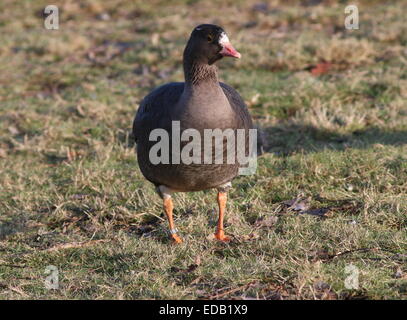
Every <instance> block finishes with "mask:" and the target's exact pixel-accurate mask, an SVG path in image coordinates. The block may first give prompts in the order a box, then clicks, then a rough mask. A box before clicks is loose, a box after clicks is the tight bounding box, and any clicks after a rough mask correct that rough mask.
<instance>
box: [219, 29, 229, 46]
mask: <svg viewBox="0 0 407 320" xmlns="http://www.w3.org/2000/svg"><path fill="white" fill-rule="evenodd" d="M229 42H230V41H229V38H228V36H227V35H226V33H224V32H222V33H221V35H220V37H219V44H225V43H229Z"/></svg>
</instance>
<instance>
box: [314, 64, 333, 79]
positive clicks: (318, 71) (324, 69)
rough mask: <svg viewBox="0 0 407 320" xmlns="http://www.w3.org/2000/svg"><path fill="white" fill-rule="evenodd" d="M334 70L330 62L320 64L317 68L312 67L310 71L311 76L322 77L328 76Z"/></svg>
mask: <svg viewBox="0 0 407 320" xmlns="http://www.w3.org/2000/svg"><path fill="white" fill-rule="evenodd" d="M331 68H332V63H330V62H320V63H317V64H316V65H315V66H312V67H311V69H310V71H311V74H312V75H314V76H320V75H322V74H326V73H328V72H329V70H330V69H331Z"/></svg>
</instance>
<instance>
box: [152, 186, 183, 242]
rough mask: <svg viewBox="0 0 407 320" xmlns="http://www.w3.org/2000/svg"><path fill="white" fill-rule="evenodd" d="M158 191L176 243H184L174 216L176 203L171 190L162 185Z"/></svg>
mask: <svg viewBox="0 0 407 320" xmlns="http://www.w3.org/2000/svg"><path fill="white" fill-rule="evenodd" d="M158 191H159V193H160V195H161V197H162V198H163V205H164V211H165V214H166V215H167V218H168V223H169V225H170V233H171V237H172V239H173V240H174V242H175V243H182V239H181V238H180V237H179V236H178V235H177V232H178V230H177V228H175V224H174V218H173V216H172V212H173V210H174V205H173V203H172V197H171V191H170V190H169V189H168V188H167V187H165V186H160V187H159V188H158Z"/></svg>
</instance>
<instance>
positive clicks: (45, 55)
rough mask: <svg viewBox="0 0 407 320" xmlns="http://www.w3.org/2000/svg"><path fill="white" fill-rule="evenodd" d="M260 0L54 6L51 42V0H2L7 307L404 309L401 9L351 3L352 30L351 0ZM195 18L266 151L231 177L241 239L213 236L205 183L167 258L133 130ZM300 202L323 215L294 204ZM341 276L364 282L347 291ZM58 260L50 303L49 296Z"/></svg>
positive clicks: (235, 230) (405, 118)
mask: <svg viewBox="0 0 407 320" xmlns="http://www.w3.org/2000/svg"><path fill="white" fill-rule="evenodd" d="M79 3H80V4H79ZM256 3H258V2H257V1H254V0H253V1H222V2H219V3H218V2H216V4H214V5H208V3H207V2H206V1H175V2H174V4H172V5H171V6H169V5H168V4H167V2H166V1H158V0H154V1H148V2H145V1H124V0H123V1H109V2H106V1H101V0H86V1H81V2H79V1H55V4H57V5H59V6H60V10H61V21H60V29H59V30H58V31H55V30H54V31H49V30H45V29H44V28H43V20H42V18H41V14H40V12H41V10H42V9H43V8H44V7H45V5H47V4H48V2H47V1H45V0H44V1H42V0H41V1H29V0H25V1H18V2H16V1H11V0H5V1H2V3H1V4H0V33H1V34H2V36H1V38H0V68H1V72H0V298H1V299H38V298H41V299H64V298H66V299H110V298H113V299H151V298H153V299H164V298H165V299H197V298H259V299H366V298H367V299H406V297H407V277H406V273H407V269H406V259H407V256H406V254H407V250H406V249H407V232H406V229H407V102H406V101H407V68H406V64H407V48H406V44H407V30H406V24H405V17H404V13H405V12H406V10H407V7H406V3H405V1H391V2H390V1H359V2H358V3H357V4H358V5H359V12H360V19H361V29H360V30H354V31H347V30H345V29H344V28H343V20H344V14H343V11H344V7H345V5H346V1H340V2H336V1H327V2H324V3H325V4H321V5H310V6H302V5H300V4H299V3H300V2H298V1H297V2H295V1H291V2H288V3H287V1H274V2H273V3H274V5H273V6H272V5H270V6H269V8H268V11H266V12H262V11H261V10H260V11H259V10H255V9H253V8H254V7H253V6H254V5H255V4H256ZM309 3H312V1H309ZM315 3H316V2H315ZM352 4H353V2H352ZM219 12H222V13H223V14H222V16H221V17H220V16H219ZM103 14H108V18H109V19H107V20H106V19H105V20H104V19H102V18H101V17H105V18H106V15H103ZM201 22H209V23H211V22H212V23H219V24H221V25H223V26H224V27H225V29H226V30H227V31H228V33H229V38H230V39H231V41H232V43H233V44H234V46H235V47H236V48H237V49H238V50H239V51H240V52H241V53H242V56H243V58H242V59H241V60H240V61H232V60H229V61H222V62H221V63H220V64H219V66H220V72H221V77H222V79H223V80H224V81H226V82H227V83H229V84H230V85H232V86H234V87H235V88H237V89H238V90H239V92H240V93H241V95H242V96H243V97H244V99H245V100H246V102H247V104H248V105H249V108H250V112H251V113H252V115H253V116H254V118H255V121H256V122H257V123H259V124H260V125H261V127H263V128H264V131H265V137H266V144H267V146H266V150H267V153H266V154H265V155H264V156H262V157H261V158H260V159H259V162H258V170H257V173H256V175H254V176H244V177H243V176H242V177H238V178H237V179H236V180H235V181H234V188H233V190H232V191H231V192H230V195H229V202H228V211H227V214H226V230H227V232H228V233H229V234H231V235H233V236H234V240H233V241H232V242H231V243H229V244H224V243H218V242H215V241H213V240H210V237H209V236H210V235H211V234H212V233H213V232H214V230H215V225H216V219H217V213H216V212H217V211H216V210H217V208H216V207H217V205H216V193H215V192H214V191H213V190H212V191H211V190H209V191H205V192H197V193H189V194H183V193H182V194H176V195H175V220H176V224H177V227H178V229H179V230H180V233H181V235H182V237H183V238H184V240H185V242H184V243H183V244H182V245H179V246H174V245H172V244H171V242H170V241H169V239H168V234H167V222H166V220H165V218H164V215H163V213H162V207H161V201H160V199H159V197H158V196H157V195H156V194H155V193H154V189H153V187H152V185H151V184H149V183H148V182H147V181H146V180H145V179H144V178H143V177H142V175H141V173H140V171H139V169H138V165H137V159H136V156H135V152H134V145H133V143H132V139H131V136H130V131H131V125H132V120H133V117H134V115H135V112H136V110H137V107H138V103H139V102H140V101H141V99H142V98H143V96H144V95H146V94H147V93H148V92H149V91H150V90H151V89H152V88H154V87H156V86H158V85H160V84H163V83H165V82H169V81H182V78H183V73H182V69H181V63H180V59H181V54H182V50H183V47H184V45H185V42H186V40H187V38H188V36H189V33H190V32H191V30H192V28H193V27H194V26H195V25H197V24H198V23H201ZM378 22H380V23H378ZM324 61H326V62H330V63H332V67H331V69H330V70H329V72H328V73H327V74H323V75H320V76H314V75H313V74H312V73H311V72H310V70H312V68H313V67H314V66H315V65H317V64H318V63H320V62H324ZM297 198H301V199H305V200H304V201H306V203H307V204H308V206H309V207H310V209H312V210H313V209H315V210H316V211H311V213H312V212H314V213H315V212H317V213H321V212H322V211H321V210H325V211H326V214H324V215H323V216H317V215H312V214H300V213H298V211H295V210H292V209H290V208H289V206H288V205H286V204H285V203H287V201H289V200H292V199H297ZM69 246H70V248H69ZM350 264H353V265H355V266H357V267H358V268H359V289H347V288H346V287H345V279H346V278H347V276H348V275H347V274H346V273H345V267H346V266H348V265H350ZM49 265H54V266H57V267H58V269H59V281H60V288H59V290H48V289H46V288H45V285H44V279H45V277H46V274H45V268H46V267H47V266H49ZM396 274H397V275H396ZM239 288H240V289H239ZM234 289H238V290H234Z"/></svg>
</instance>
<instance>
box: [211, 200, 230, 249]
mask: <svg viewBox="0 0 407 320" xmlns="http://www.w3.org/2000/svg"><path fill="white" fill-rule="evenodd" d="M226 201H227V193H226V192H218V205H219V220H218V227H217V229H216V233H215V238H216V239H218V240H220V241H229V240H230V237H228V236H225V232H224V230H223V217H224V215H225V208H226Z"/></svg>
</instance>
